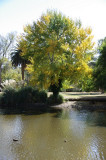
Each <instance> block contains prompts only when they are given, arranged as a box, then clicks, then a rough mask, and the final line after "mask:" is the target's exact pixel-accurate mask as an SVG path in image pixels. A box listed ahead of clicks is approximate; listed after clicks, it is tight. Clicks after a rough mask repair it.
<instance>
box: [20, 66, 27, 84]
mask: <svg viewBox="0 0 106 160" xmlns="http://www.w3.org/2000/svg"><path fill="white" fill-rule="evenodd" d="M25 67H26V66H25V64H22V65H21V72H22V80H23V81H24V71H25Z"/></svg>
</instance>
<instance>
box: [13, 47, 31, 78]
mask: <svg viewBox="0 0 106 160" xmlns="http://www.w3.org/2000/svg"><path fill="white" fill-rule="evenodd" d="M21 52H22V50H21V49H16V50H15V51H14V52H12V53H11V60H12V65H13V66H15V67H17V66H19V65H21V72H22V80H24V71H25V68H26V65H27V64H28V63H29V61H28V60H27V59H25V58H24V57H22V56H21Z"/></svg>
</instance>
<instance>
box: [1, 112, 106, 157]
mask: <svg viewBox="0 0 106 160" xmlns="http://www.w3.org/2000/svg"><path fill="white" fill-rule="evenodd" d="M105 116H106V114H105V113H103V112H86V111H75V110H71V111H69V110H63V111H61V112H60V111H59V112H58V113H44V114H40V115H27V116H26V115H0V160H1V159H2V160H15V159H16V160H27V159H28V160H35V159H36V160H52V159H53V160H55V159H56V160H61V159H62V160H71V159H72V160H79V159H81V160H86V159H90V160H102V159H103V160H104V159H106V153H105V149H106V137H105V135H106V117H105ZM13 139H18V141H17V142H14V141H13Z"/></svg>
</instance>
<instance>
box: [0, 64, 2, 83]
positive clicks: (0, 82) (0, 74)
mask: <svg viewBox="0 0 106 160" xmlns="http://www.w3.org/2000/svg"><path fill="white" fill-rule="evenodd" d="M1 70H2V69H1V64H0V85H1Z"/></svg>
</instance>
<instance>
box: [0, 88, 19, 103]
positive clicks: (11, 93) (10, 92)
mask: <svg viewBox="0 0 106 160" xmlns="http://www.w3.org/2000/svg"><path fill="white" fill-rule="evenodd" d="M0 101H1V105H6V106H13V105H14V104H15V102H16V90H14V89H13V88H7V89H5V90H4V93H3V95H2V96H1V98H0Z"/></svg>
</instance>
